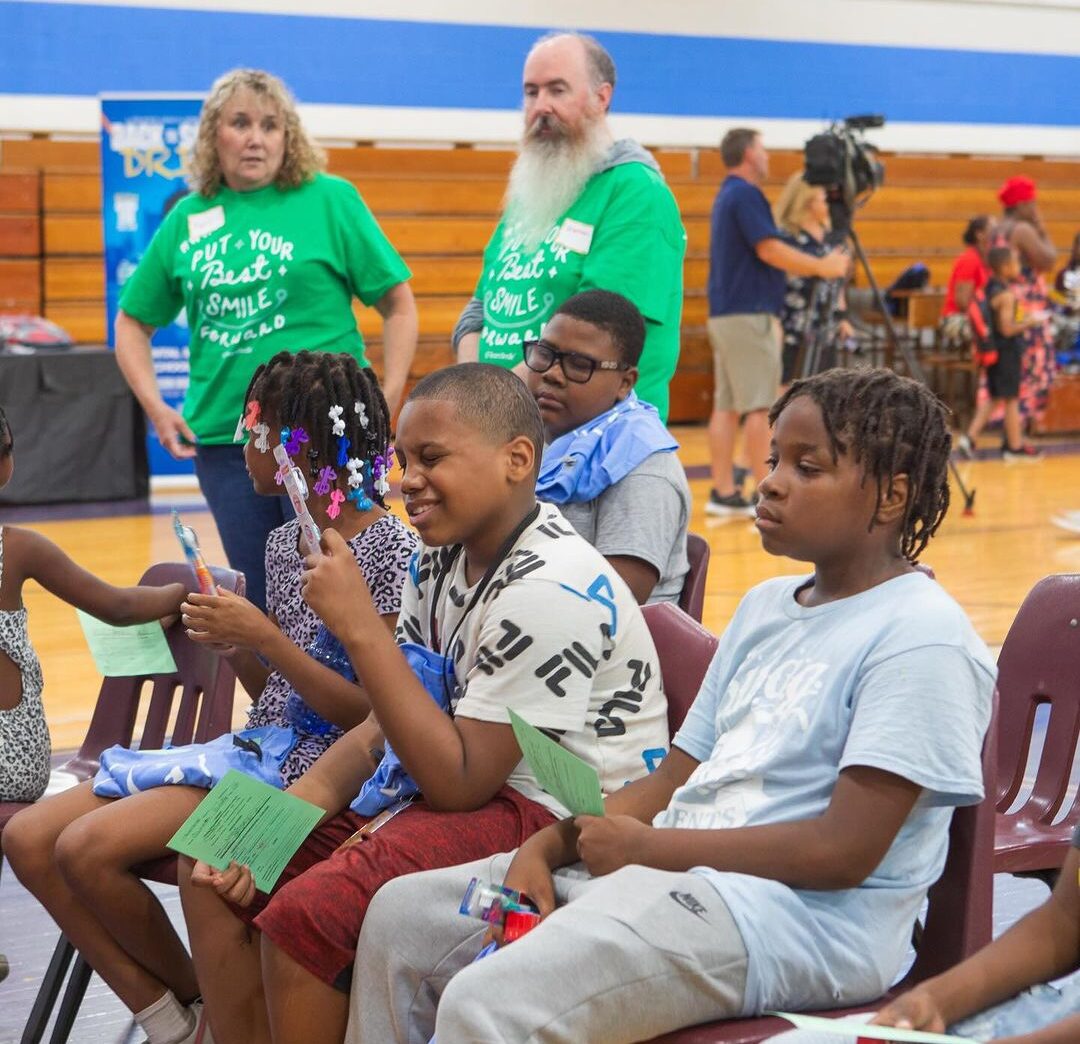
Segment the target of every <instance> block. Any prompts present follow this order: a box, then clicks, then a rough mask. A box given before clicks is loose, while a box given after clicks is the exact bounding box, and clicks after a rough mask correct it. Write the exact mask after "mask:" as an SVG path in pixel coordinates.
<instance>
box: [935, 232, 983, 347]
mask: <svg viewBox="0 0 1080 1044" xmlns="http://www.w3.org/2000/svg"><path fill="white" fill-rule="evenodd" d="M993 235H994V225H993V219H992V218H991V217H990V216H989V215H988V214H979V215H978V217H973V218H972V219H971V220H970V221H969V222H968V223H967V228H966V229H964V235H963V241H964V244H965V245H966V247H967V249H966V250H965V251H964V252H963V253H962V254H961V255H960V256H959V257H958V258H957V259H956V260H955V261H954V262H953V267H952V272H950V273H949V285H948V288H947V289H946V291H945V304H944V305H943V306H942V309H941V339H942V341H943V343H944V344H945V345H946V346H948V347H956V348H966V347H967V346H968V345H969V344H971V325H970V323H969V322H968V317H967V311H968V308H969V307H970V305H971V302H972V301H973V300H974V299H975V295H976V294H977V293H978V292H979V291H980V290H981V289H982V288H983V287H984V286H986V281H987V280H988V279H989V278H990V270H989V268H988V267H987V264H986V255H987V252H988V251H989V250H990V243H991V241H992V239H993Z"/></svg>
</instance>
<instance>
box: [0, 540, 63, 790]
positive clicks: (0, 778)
mask: <svg viewBox="0 0 1080 1044" xmlns="http://www.w3.org/2000/svg"><path fill="white" fill-rule="evenodd" d="M3 577H4V529H3V527H2V526H0V580H3ZM0 655H4V656H7V657H8V658H9V659H10V660H11V661H12V662H13V663H14V664H15V666H16V667H18V668H19V673H20V674H21V675H22V698H21V699H20V700H19V702H18V703H16V704H15V706H14V707H12V708H11V709H10V710H0V801H36V800H37V799H38V798H39V797H41V795H42V794H43V793H44V792H45V787H46V786H47V785H48V782H49V758H50V756H51V754H52V744H51V743H50V741H49V727H48V725H46V724H45V707H44V705H43V704H42V702H41V688H42V680H41V664H40V663H38V658H37V654H36V653H35V652H34V647H33V646H32V645H31V644H30V635H29V633H28V632H27V629H26V609H25V608H22V609H9V610H0Z"/></svg>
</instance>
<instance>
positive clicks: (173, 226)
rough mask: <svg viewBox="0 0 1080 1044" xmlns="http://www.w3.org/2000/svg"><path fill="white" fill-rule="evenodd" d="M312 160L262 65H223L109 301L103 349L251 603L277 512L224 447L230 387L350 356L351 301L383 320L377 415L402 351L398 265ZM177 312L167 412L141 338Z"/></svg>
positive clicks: (412, 335)
mask: <svg viewBox="0 0 1080 1044" xmlns="http://www.w3.org/2000/svg"><path fill="white" fill-rule="evenodd" d="M324 166H325V158H324V156H323V154H322V152H321V150H320V149H318V148H317V147H316V146H315V145H314V143H313V142H312V141H311V139H310V138H309V137H308V135H307V132H306V131H305V130H304V127H303V125H302V124H301V122H300V117H299V114H298V113H297V111H296V102H295V101H294V99H293V97H292V95H291V94H290V93H289V90H288V88H287V87H286V86H285V84H284V83H282V82H281V80H279V79H278V78H277V77H276V76H272V75H271V74H270V73H267V72H262V71H261V70H257V69H233V70H232V71H231V72H228V73H226V74H225V75H224V76H222V77H221V78H220V79H218V80H217V82H216V83H214V85H213V86H212V87H211V88H210V93H209V95H208V96H207V99H206V102H205V103H204V104H203V108H202V113H201V115H200V119H199V131H198V135H197V138H196V141H195V146H194V149H193V150H192V153H191V156H190V159H189V164H188V180H189V183H190V185H191V188H192V192H191V193H190V195H187V196H185V197H184V198H183V199H181V200H180V201H179V202H178V203H177V204H176V205H175V206H174V207H173V209H172V210H171V211H170V212H169V214H168V215H167V216H166V218H165V219H164V221H163V222H162V224H161V227H160V228H159V229H158V230H157V232H156V234H155V235H154V238H153V240H152V242H151V243H150V246H149V247H148V248H147V251H146V254H145V255H144V257H143V258H142V260H141V261H140V262H139V267H138V268H137V269H136V271H135V272H134V274H133V275H132V276H131V278H130V279H129V280H128V281H127V283H126V284H125V285H124V289H123V292H122V294H121V297H120V313H119V315H118V316H117V320H116V358H117V362H118V364H119V365H120V368H121V370H122V371H123V373H124V377H125V378H126V379H127V382H128V384H130V385H131V389H132V391H133V392H134V393H135V396H136V398H137V399H138V400H139V402H140V403H141V404H142V407H143V409H144V410H146V413H147V416H148V417H149V418H150V423H151V424H152V425H153V426H154V430H155V432H156V433H157V436H158V438H159V439H160V440H161V444H162V445H163V446H164V447H165V448H166V449H167V450H168V451H169V452H170V453H171V454H172V455H173V456H174V457H177V458H183V457H194V458H195V472H196V474H197V475H198V478H199V485H200V486H201V487H202V491H203V494H204V495H205V496H206V500H207V503H208V504H209V506H210V510H211V512H212V513H213V515H214V521H215V522H216V523H217V527H218V532H219V533H220V535H221V542H222V544H223V545H224V547H225V553H226V555H227V556H228V559H229V564H230V565H231V566H233V568H234V569H239V570H241V571H242V572H243V573H244V575H245V576H246V577H247V595H248V598H250V599H251V601H252V602H254V603H255V604H256V605H258V606H259V607H260V608H262V607H264V606H265V597H266V596H265V591H266V581H265V567H264V561H263V556H264V553H265V549H266V538H267V535H268V534H269V533H270V531H271V530H273V529H276V528H277V527H278V526H280V525H282V524H283V523H284V522H286V521H287V520H288V519H290V518H291V517H292V511H291V509H290V508H289V505H288V501H287V500H286V499H285V498H282V497H259V496H256V495H255V494H254V493H253V492H252V489H251V482H250V481H249V479H248V476H247V474H246V472H245V469H244V447H243V446H242V445H240V444H238V443H235V433H236V430H237V421H238V419H239V417H240V415H241V414H242V413H243V411H244V391H245V389H246V388H247V386H248V382H249V381H250V380H251V376H252V374H253V373H254V372H255V370H256V368H257V367H258V366H259V364H260V363H264V362H267V361H268V360H269V359H270V358H272V357H273V356H274V355H275V354H276V353H277V352H279V351H289V352H296V351H299V350H301V349H305V348H306V349H309V350H311V351H333V352H347V353H348V354H349V355H351V356H353V357H354V358H355V359H357V360H358V361H359V362H361V363H365V362H366V360H365V354H364V340H363V338H362V337H361V335H360V331H359V330H358V329H357V326H356V318H355V316H354V315H353V299H354V298H358V299H359V300H360V301H362V302H363V303H364V304H365V305H369V306H371V307H373V308H375V309H376V310H377V311H378V312H379V314H380V315H381V316H382V319H383V342H384V343H383V358H384V360H385V364H384V368H383V381H382V387H383V390H384V392H385V395H386V400H387V403H388V405H389V407H390V410H391V413H392V412H393V411H394V410H395V408H396V406H397V404H398V402H399V401H400V398H401V394H402V391H403V390H404V387H405V379H406V377H407V376H408V373H409V365H410V363H411V362H412V357H413V354H414V353H415V351H416V334H417V317H416V302H415V301H414V300H413V295H412V291H411V290H410V289H409V283H408V280H409V277H410V272H409V269H408V268H407V267H406V265H405V263H404V261H402V259H401V258H400V256H398V253H397V251H395V250H394V248H393V246H391V244H390V243H389V241H388V240H387V238H386V236H385V235H383V233H382V230H381V229H380V228H379V226H378V224H377V223H376V221H375V219H374V217H373V216H372V215H371V212H370V211H369V210H368V208H367V206H366V204H365V203H364V201H363V200H362V199H361V198H360V195H359V194H358V193H357V191H356V189H355V188H354V187H353V186H352V185H351V184H350V183H349V182H347V181H344V180H342V179H341V178H335V177H332V176H330V175H328V174H325V173H323V172H322V171H323V167H324ZM181 309H183V310H184V311H185V312H186V314H187V319H188V326H189V327H190V330H191V341H190V344H189V348H188V351H189V357H190V367H191V375H190V381H189V384H188V389H187V393H186V396H185V400H184V410H183V415H181V414H180V413H178V412H177V411H176V410H174V409H172V408H171V407H170V406H169V405H168V404H167V403H166V402H165V401H164V399H163V398H162V396H161V390H160V388H159V387H158V382H157V378H156V376H155V372H154V364H153V357H152V353H151V347H150V338H151V336H152V334H153V332H154V330H155V328H157V327H160V326H163V325H165V324H166V323H170V322H172V320H173V319H174V318H175V317H176V314H177V313H178V312H179V311H180V310H181Z"/></svg>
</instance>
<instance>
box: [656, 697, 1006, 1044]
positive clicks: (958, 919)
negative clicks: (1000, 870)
mask: <svg viewBox="0 0 1080 1044" xmlns="http://www.w3.org/2000/svg"><path fill="white" fill-rule="evenodd" d="M997 717H998V706H997V696H996V695H995V697H994V713H993V716H992V718H991V722H990V728H989V730H988V731H987V735H986V741H985V742H984V744H983V756H982V770H983V787H984V789H985V791H986V797H985V798H984V799H983V800H982V801H981V802H980V803H979V804H978V805H970V806H967V807H964V808H958V809H957V810H956V811H955V812H954V813H953V818H952V825H951V826H950V828H949V854H948V856H947V858H946V860H945V869H944V870H943V871H942V874H941V877H940V878H939V879H938V881H937V883H936V884H935V885H934V886H933V887H932V888H931V889H930V893H929V896H928V899H929V905H928V906H927V912H926V922H925V924H924V925H923V926H922V930H921V931H920V932H916V935H917V942H916V955H915V963H914V964H913V965H912V966H911V970H910V971H909V972H908V974H907V975H906V976H904V979H903V981H902V982H901V983H900V984H899V985H897V986H894V987H893V988H892V989H891V990H889V992H888V993H887V994H885V996H884V997H881V998H879V999H878V1000H876V1001H874V1002H872V1003H869V1004H862V1005H859V1006H858V1007H856V1008H845V1009H842V1010H834V1011H821V1012H815V1013H814V1014H817V1015H824V1016H827V1017H829V1018H834V1017H836V1018H838V1017H840V1016H841V1015H851V1014H854V1013H855V1012H860V1011H872V1010H875V1009H877V1008H879V1007H881V1005H883V1004H884V1003H885V1002H886V1001H888V1000H891V999H892V998H893V997H895V996H896V995H897V994H899V993H902V992H903V991H904V990H908V989H910V988H911V987H912V986H914V985H915V984H916V983H918V982H922V981H923V980H924V979H928V978H930V977H931V976H933V975H938V974H940V973H941V972H943V971H945V970H946V969H947V968H951V967H952V966H953V965H954V964H958V963H959V962H960V961H962V960H965V959H966V958H967V957H970V956H971V955H972V954H973V953H975V951H976V950H979V949H981V948H982V947H983V946H985V945H986V944H987V943H989V942H990V938H991V917H992V912H993V903H994V878H993V856H994V780H995V778H996V773H997V731H998V730H997ZM791 1028H792V1027H791V1023H789V1022H786V1021H785V1020H784V1019H777V1018H755V1019H724V1020H721V1021H718V1022H708V1023H703V1024H701V1025H699V1026H688V1027H687V1028H685V1029H681V1030H675V1031H674V1032H672V1033H665V1034H663V1035H662V1036H659V1037H654V1038H653V1040H652V1042H651V1044H760V1042H761V1041H763V1040H765V1039H766V1038H767V1037H771V1036H772V1035H773V1034H774V1033H781V1032H783V1031H784V1030H789V1029H791Z"/></svg>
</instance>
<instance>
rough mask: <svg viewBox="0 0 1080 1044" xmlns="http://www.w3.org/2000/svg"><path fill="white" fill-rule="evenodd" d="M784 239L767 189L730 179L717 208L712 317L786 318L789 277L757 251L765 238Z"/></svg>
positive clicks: (711, 252)
mask: <svg viewBox="0 0 1080 1044" xmlns="http://www.w3.org/2000/svg"><path fill="white" fill-rule="evenodd" d="M780 238H781V233H780V230H779V229H778V228H777V227H776V223H775V222H774V221H773V216H772V211H771V210H770V209H769V201H768V200H767V199H766V198H765V196H764V194H763V193H762V191H761V189H759V188H758V187H757V186H756V185H751V184H750V182H749V181H747V180H746V179H745V178H740V177H738V176H737V175H734V174H729V175H728V177H727V178H725V179H724V183H723V184H722V185H721V186H720V191H719V192H718V193H717V194H716V200H715V202H714V203H713V209H712V239H711V240H710V243H709V315H759V314H761V313H767V314H769V315H776V316H778V315H780V313H781V312H782V311H783V308H784V292H785V289H786V286H787V280H786V277H785V275H784V273H783V271H781V270H780V269H779V268H773V266H772V265H767V264H765V262H764V261H762V260H761V258H760V257H758V256H757V252H756V250H755V248H756V247H757V245H758V243H760V242H762V241H763V240H765V239H780Z"/></svg>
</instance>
